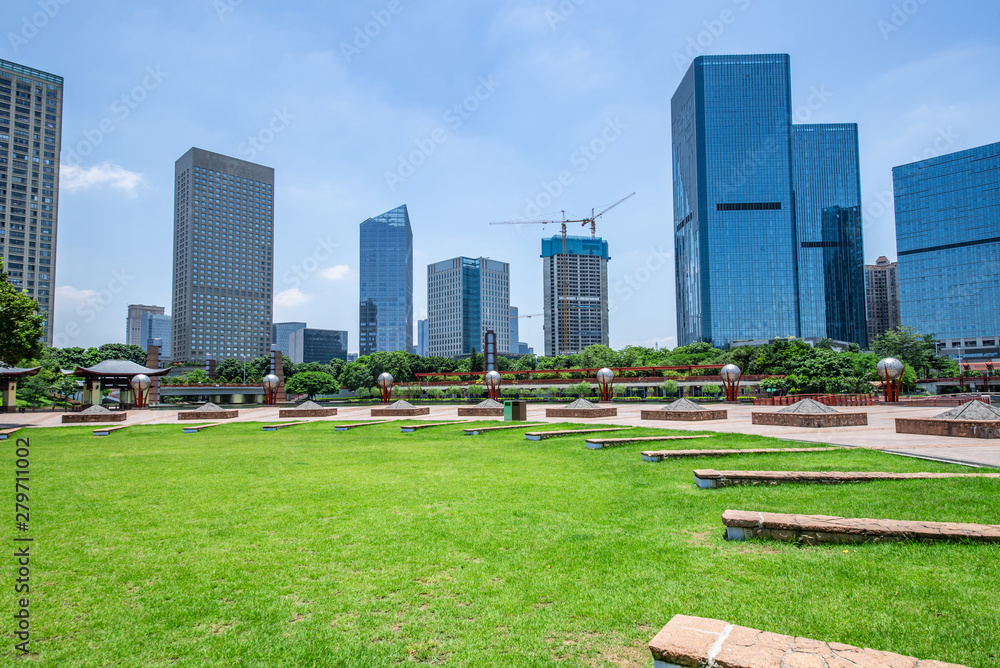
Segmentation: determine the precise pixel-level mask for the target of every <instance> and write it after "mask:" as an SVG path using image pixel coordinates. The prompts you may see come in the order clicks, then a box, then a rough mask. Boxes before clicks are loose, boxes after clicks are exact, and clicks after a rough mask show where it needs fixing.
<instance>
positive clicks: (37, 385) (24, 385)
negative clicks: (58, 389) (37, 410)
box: [17, 375, 49, 406]
mask: <svg viewBox="0 0 1000 668" xmlns="http://www.w3.org/2000/svg"><path fill="white" fill-rule="evenodd" d="M17 394H18V395H19V396H20V398H21V400H22V401H27V402H28V403H30V404H31V405H32V406H37V405H38V403H39V402H41V401H44V400H46V399H48V398H49V383H48V382H47V381H46V380H45V379H44V378H42V376H41V375H35V376H29V377H28V378H25V379H23V380H22V381H21V382H20V383H18V387H17Z"/></svg>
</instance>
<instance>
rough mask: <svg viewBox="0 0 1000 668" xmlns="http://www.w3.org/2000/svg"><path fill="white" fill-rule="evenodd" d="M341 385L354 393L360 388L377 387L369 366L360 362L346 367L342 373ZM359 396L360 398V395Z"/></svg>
mask: <svg viewBox="0 0 1000 668" xmlns="http://www.w3.org/2000/svg"><path fill="white" fill-rule="evenodd" d="M362 359H363V358H362ZM340 384H341V385H343V386H344V387H346V388H347V389H349V390H351V391H352V392H354V391H357V390H359V389H360V388H366V389H367V388H371V387H375V377H374V376H373V375H372V372H371V369H369V368H368V365H367V364H365V363H364V362H361V361H360V360H358V361H357V362H351V363H350V364H348V365H347V366H345V367H344V370H343V371H342V372H341V373H340ZM358 396H359V398H360V394H359V395H358Z"/></svg>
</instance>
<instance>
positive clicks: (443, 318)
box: [427, 257, 510, 357]
mask: <svg viewBox="0 0 1000 668" xmlns="http://www.w3.org/2000/svg"><path fill="white" fill-rule="evenodd" d="M488 330H493V331H494V332H495V333H496V337H497V338H496V342H497V350H498V351H501V352H503V351H506V350H509V348H510V265H508V264H507V263H506V262H497V261H496V260H490V259H489V258H484V257H481V258H477V259H473V258H467V257H456V258H452V259H451V260H444V261H443V262H438V263H436V264H431V265H428V266H427V354H428V355H430V356H432V357H437V356H441V357H463V356H465V355H469V354H471V353H472V351H473V349H475V350H476V351H477V352H482V351H483V341H484V337H485V334H486V332H487V331H488Z"/></svg>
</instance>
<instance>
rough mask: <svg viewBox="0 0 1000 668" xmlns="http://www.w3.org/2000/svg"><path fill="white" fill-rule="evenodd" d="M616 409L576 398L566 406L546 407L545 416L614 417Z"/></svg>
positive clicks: (616, 412)
mask: <svg viewBox="0 0 1000 668" xmlns="http://www.w3.org/2000/svg"><path fill="white" fill-rule="evenodd" d="M617 415H618V409H617V408H616V407H614V406H604V407H602V406H595V405H594V404H592V403H590V402H589V401H587V400H586V399H577V400H576V401H574V402H573V403H571V404H569V405H568V406H563V407H562V408H546V409H545V417H555V418H582V419H584V420H586V419H588V418H601V417H615V416H617Z"/></svg>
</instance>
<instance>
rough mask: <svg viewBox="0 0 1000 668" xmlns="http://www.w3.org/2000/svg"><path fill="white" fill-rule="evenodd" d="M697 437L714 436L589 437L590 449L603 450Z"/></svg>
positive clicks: (709, 436)
mask: <svg viewBox="0 0 1000 668" xmlns="http://www.w3.org/2000/svg"><path fill="white" fill-rule="evenodd" d="M696 438H712V435H711V434H701V435H698V436H633V437H631V438H588V439H587V449H588V450H601V449H603V448H611V447H614V446H616V445H624V444H625V443H644V442H646V441H690V440H693V439H696Z"/></svg>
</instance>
